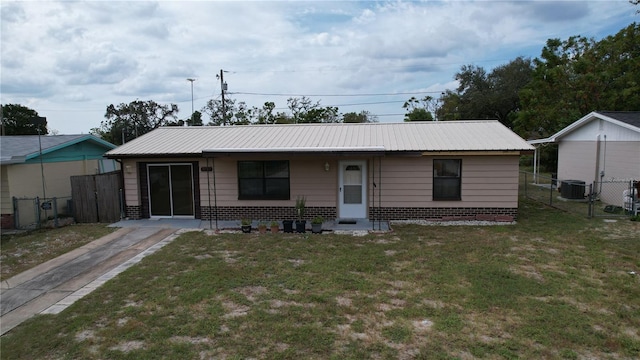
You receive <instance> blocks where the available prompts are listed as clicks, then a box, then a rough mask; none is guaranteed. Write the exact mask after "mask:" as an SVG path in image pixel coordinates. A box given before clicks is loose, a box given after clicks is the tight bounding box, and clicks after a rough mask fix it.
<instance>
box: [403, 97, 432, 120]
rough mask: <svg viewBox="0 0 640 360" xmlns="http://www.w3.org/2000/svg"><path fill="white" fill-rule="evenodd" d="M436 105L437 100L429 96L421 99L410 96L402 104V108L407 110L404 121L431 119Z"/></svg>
mask: <svg viewBox="0 0 640 360" xmlns="http://www.w3.org/2000/svg"><path fill="white" fill-rule="evenodd" d="M437 107H438V104H437V100H435V99H434V98H433V97H431V96H425V97H424V98H422V99H417V98H416V97H415V96H412V97H411V98H410V99H409V100H407V101H405V102H404V104H403V105H402V108H403V109H405V110H407V113H406V114H405V115H404V121H433V113H432V111H433V112H434V113H435V112H436V109H437Z"/></svg>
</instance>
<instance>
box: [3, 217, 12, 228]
mask: <svg viewBox="0 0 640 360" xmlns="http://www.w3.org/2000/svg"><path fill="white" fill-rule="evenodd" d="M0 220H1V223H0V225H1V226H0V228H2V229H13V214H2V215H0Z"/></svg>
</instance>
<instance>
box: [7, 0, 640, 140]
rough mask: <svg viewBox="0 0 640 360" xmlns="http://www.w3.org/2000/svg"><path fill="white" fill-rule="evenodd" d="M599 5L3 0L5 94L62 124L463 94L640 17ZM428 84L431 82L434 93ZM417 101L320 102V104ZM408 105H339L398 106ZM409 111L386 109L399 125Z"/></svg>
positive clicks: (81, 127) (84, 126) (65, 127)
mask: <svg viewBox="0 0 640 360" xmlns="http://www.w3.org/2000/svg"><path fill="white" fill-rule="evenodd" d="M623 3H624V2H622V1H619V2H616V3H613V4H612V3H611V2H604V1H595V2H565V1H562V2H540V1H504V2H494V1H488V2H466V1H465V2H462V1H449V2H412V1H411V2H405V1H393V2H354V1H345V2H336V1H318V2H312V1H301V2H279V1H276V2H273V1H270V2H244V1H237V2H214V1H200V2H178V1H160V2H150V1H144V2H141V1H117V2H108V1H92V2H66V1H64V2H2V4H1V7H0V9H1V14H0V15H1V19H2V25H1V26H2V34H1V41H2V46H0V51H1V56H2V57H1V71H2V72H1V74H2V75H1V91H2V99H3V100H2V101H3V102H4V103H7V102H11V103H21V104H23V105H25V106H31V107H33V108H34V109H35V110H37V111H38V112H39V113H40V115H42V116H47V117H48V120H49V123H50V124H51V125H52V127H54V128H57V129H59V130H60V132H61V133H73V132H78V131H83V132H87V131H88V130H89V129H90V128H92V127H96V126H99V124H100V121H101V120H103V115H104V111H105V108H106V107H107V105H109V104H119V103H121V102H125V103H127V102H130V101H133V100H135V99H141V100H149V99H151V100H155V101H158V102H166V103H170V102H173V103H177V104H178V105H179V106H180V108H181V109H182V113H181V114H180V115H179V116H181V117H183V115H184V114H186V113H188V112H189V111H190V108H191V96H190V90H191V89H190V86H189V83H188V82H187V81H186V80H185V79H186V78H187V77H195V78H197V80H196V82H195V83H194V98H195V102H196V104H195V107H196V109H199V108H201V107H202V106H203V105H204V103H205V102H206V101H207V100H208V99H211V98H212V97H213V98H215V97H217V96H219V92H220V84H219V82H218V81H217V79H216V75H217V74H218V73H219V71H220V69H224V70H227V71H229V72H228V73H225V75H224V76H225V80H226V81H227V82H228V84H229V91H230V92H231V94H230V96H232V97H234V98H235V99H236V100H237V101H246V102H247V103H248V104H249V105H250V106H258V107H260V106H261V105H262V103H264V102H265V101H274V102H275V103H276V106H277V107H279V108H284V107H286V96H275V95H272V96H254V95H247V94H233V93H234V92H235V93H237V92H256V93H272V94H282V93H286V94H300V95H303V94H307V95H309V94H350V93H351V94H352V93H397V92H407V91H434V92H435V93H436V94H437V93H438V91H441V90H444V89H453V88H455V86H457V84H456V83H455V81H454V79H453V78H454V74H455V72H456V71H458V70H459V69H460V66H462V65H465V64H476V65H479V66H486V67H491V66H495V65H498V64H504V63H506V62H508V61H509V60H511V59H514V58H515V57H517V56H519V55H524V56H529V57H535V56H538V55H539V52H540V50H541V49H542V46H543V45H544V42H545V41H546V39H548V38H561V39H566V38H567V37H568V36H571V35H578V34H580V35H585V36H593V37H596V38H600V37H602V36H604V35H610V34H613V33H615V32H617V31H618V30H620V29H621V28H622V27H624V26H627V25H628V24H629V23H631V22H632V21H634V20H635V19H634V9H633V8H632V7H628V8H627V7H625V6H624V5H626V3H624V4H623ZM424 89H428V90H424ZM406 98H408V96H406V97H402V96H387V97H369V98H367V97H355V98H354V97H344V98H340V97H315V98H314V100H321V102H322V104H327V105H330V104H340V103H354V102H356V103H357V102H382V101H395V100H406ZM401 105H402V104H395V103H392V104H389V105H375V106H373V105H372V106H362V107H361V108H358V107H357V106H349V107H346V108H345V109H341V110H342V111H343V112H347V111H356V112H357V111H360V110H370V111H372V112H374V111H375V112H378V113H402V112H403V110H402V109H401ZM401 119H402V116H397V117H382V118H381V119H380V120H381V121H390V120H394V121H400V120H401Z"/></svg>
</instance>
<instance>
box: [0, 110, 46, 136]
mask: <svg viewBox="0 0 640 360" xmlns="http://www.w3.org/2000/svg"><path fill="white" fill-rule="evenodd" d="M37 117H39V116H38V112H37V111H35V110H33V109H30V108H28V107H26V106H22V105H19V104H6V105H2V110H1V111H0V121H1V122H2V135H38V130H39V131H40V135H46V134H48V133H49V132H48V130H47V123H46V120H45V121H44V123H40V124H37V125H36V124H35V123H34V121H33V119H34V118H37ZM40 119H43V118H40Z"/></svg>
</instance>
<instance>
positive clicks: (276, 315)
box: [0, 199, 640, 359]
mask: <svg viewBox="0 0 640 360" xmlns="http://www.w3.org/2000/svg"><path fill="white" fill-rule="evenodd" d="M521 201H522V202H521V210H520V220H519V221H518V224H517V225H503V226H488V227H481V226H417V225H405V226H398V225H397V226H395V231H394V232H391V233H386V234H371V235H367V236H364V237H353V236H346V235H312V234H306V235H297V234H296V235H289V234H266V235H258V234H250V235H248V234H221V235H213V236H208V235H206V234H205V233H202V232H192V233H186V234H184V235H182V236H180V237H179V238H178V239H176V240H175V241H174V242H173V243H171V244H169V245H167V246H166V247H165V248H163V249H161V250H160V251H158V252H156V253H155V254H153V255H151V256H149V257H146V258H145V259H143V260H142V261H141V262H140V263H139V264H138V265H136V266H133V267H132V268H130V269H128V270H127V271H125V272H124V273H122V274H120V275H119V276H118V277H117V278H115V279H114V280H112V281H109V282H108V283H106V284H105V285H104V286H102V287H100V288H99V289H97V290H96V291H95V292H93V293H91V294H89V295H87V296H86V297H85V298H83V299H82V300H80V301H78V302H76V303H75V304H74V305H72V306H71V307H70V308H68V309H67V310H66V311H64V312H62V313H61V314H59V315H43V316H38V317H36V318H34V319H32V320H30V321H28V322H26V323H24V324H22V325H21V326H19V327H17V328H15V329H13V330H12V331H11V332H10V333H8V334H7V335H5V336H4V337H2V339H1V348H0V350H1V351H0V354H1V357H2V358H3V359H10V358H51V359H58V358H83V359H103V358H108V359H155V358H172V359H209V358H215V359H241V358H258V359H271V358H287V359H303V358H304V359H307V358H323V359H324V358H333V359H363V358H385V359H386V358H404V359H408V358H425V359H450V358H460V359H469V358H488V359H501V358H509V359H512V358H548V359H580V358H605V359H606V358H611V359H630V358H638V357H640V330H639V329H640V276H639V275H638V274H639V273H640V257H639V254H640V240H639V238H640V223H637V222H631V221H628V220H620V221H618V222H615V223H609V222H604V221H602V220H599V219H594V220H588V219H585V218H583V217H580V216H576V215H573V214H568V213H563V212H560V211H558V210H555V209H550V208H548V207H545V206H543V205H539V204H537V203H533V202H530V201H527V200H524V199H522V200H521Z"/></svg>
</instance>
